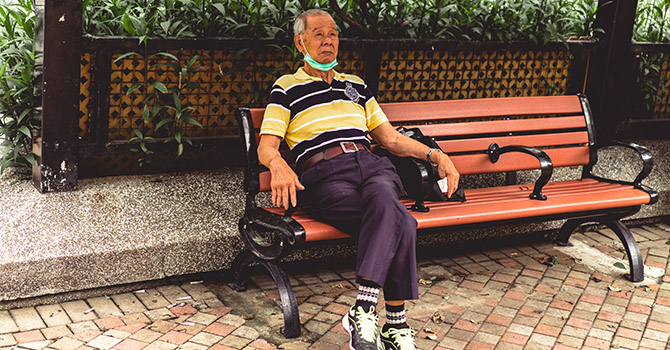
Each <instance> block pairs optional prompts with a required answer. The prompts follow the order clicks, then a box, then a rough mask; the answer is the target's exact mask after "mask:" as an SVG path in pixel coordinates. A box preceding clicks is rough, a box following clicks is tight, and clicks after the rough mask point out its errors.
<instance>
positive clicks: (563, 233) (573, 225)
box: [556, 218, 593, 246]
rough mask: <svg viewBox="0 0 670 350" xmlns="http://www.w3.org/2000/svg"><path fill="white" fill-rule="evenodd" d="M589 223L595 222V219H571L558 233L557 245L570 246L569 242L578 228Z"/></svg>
mask: <svg viewBox="0 0 670 350" xmlns="http://www.w3.org/2000/svg"><path fill="white" fill-rule="evenodd" d="M589 221H593V219H592V218H591V219H570V220H568V221H566V222H565V223H564V224H563V227H561V230H560V231H558V237H556V241H557V243H558V244H560V245H562V246H566V245H568V244H569V243H568V240H569V239H570V236H571V235H572V233H573V232H575V230H576V229H577V227H579V226H581V225H582V224H584V223H587V222H589Z"/></svg>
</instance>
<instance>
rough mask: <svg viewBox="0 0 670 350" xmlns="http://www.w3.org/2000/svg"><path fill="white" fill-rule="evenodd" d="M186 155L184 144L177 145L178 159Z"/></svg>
mask: <svg viewBox="0 0 670 350" xmlns="http://www.w3.org/2000/svg"><path fill="white" fill-rule="evenodd" d="M182 153H184V144H183V143H180V144H179V145H177V157H179V156H181V155H182Z"/></svg>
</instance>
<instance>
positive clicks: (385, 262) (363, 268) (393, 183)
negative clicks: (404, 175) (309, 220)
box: [299, 151, 419, 300]
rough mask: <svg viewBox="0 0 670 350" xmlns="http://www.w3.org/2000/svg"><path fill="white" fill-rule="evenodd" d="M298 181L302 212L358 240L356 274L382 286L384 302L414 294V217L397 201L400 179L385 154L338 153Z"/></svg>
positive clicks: (416, 291)
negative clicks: (300, 186)
mask: <svg viewBox="0 0 670 350" xmlns="http://www.w3.org/2000/svg"><path fill="white" fill-rule="evenodd" d="M300 182H301V183H302V184H303V185H304V186H305V190H304V191H301V192H300V195H299V196H300V197H299V203H300V207H301V208H302V209H303V210H305V211H306V212H307V213H308V214H310V215H311V216H312V217H314V218H316V219H318V220H320V221H323V222H326V223H328V224H330V225H332V226H334V227H336V228H338V229H339V230H341V231H342V232H345V233H347V234H349V235H351V236H354V237H357V238H358V255H357V263H356V275H357V278H359V279H360V278H362V277H365V278H368V279H370V280H372V281H373V282H375V283H377V284H378V285H380V286H383V288H384V298H385V299H386V300H412V299H418V298H419V291H418V285H417V274H416V248H415V246H416V220H415V219H414V217H412V215H411V214H410V213H409V212H408V211H407V209H406V208H405V206H404V205H403V204H402V203H401V202H400V201H399V195H398V194H399V192H400V190H401V189H402V183H401V182H400V178H399V177H398V175H397V174H396V172H395V168H394V166H393V164H392V163H391V161H389V160H388V158H385V157H380V156H377V155H375V154H373V153H371V152H368V151H358V152H355V153H344V154H341V155H339V156H336V157H334V158H332V159H330V160H327V161H322V162H320V163H317V164H316V165H314V166H312V167H311V168H309V169H307V170H306V171H305V172H303V173H302V175H301V176H300Z"/></svg>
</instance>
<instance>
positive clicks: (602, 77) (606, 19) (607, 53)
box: [586, 0, 637, 141]
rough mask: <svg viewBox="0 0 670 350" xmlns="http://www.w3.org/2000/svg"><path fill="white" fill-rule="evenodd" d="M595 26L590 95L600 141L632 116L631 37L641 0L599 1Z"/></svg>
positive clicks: (587, 90)
mask: <svg viewBox="0 0 670 350" xmlns="http://www.w3.org/2000/svg"><path fill="white" fill-rule="evenodd" d="M598 7H599V8H598V13H597V15H596V20H595V23H594V27H595V28H602V29H604V31H605V33H604V34H603V33H597V34H596V37H597V38H598V39H599V45H598V49H597V50H596V52H595V53H594V55H593V56H592V59H591V62H590V69H589V76H588V83H587V87H586V95H587V96H588V97H589V100H590V101H591V106H592V108H593V116H594V119H595V127H596V133H597V135H598V138H599V139H600V141H605V140H611V139H612V138H613V137H614V135H615V133H616V131H617V128H618V127H620V126H621V125H622V123H623V122H624V121H625V120H626V119H627V118H628V117H629V115H630V111H631V109H630V102H631V99H630V87H631V84H632V81H633V76H632V72H631V69H630V67H631V63H632V60H633V53H632V52H631V40H632V37H633V24H634V23H635V12H636V10H637V0H599V1H598Z"/></svg>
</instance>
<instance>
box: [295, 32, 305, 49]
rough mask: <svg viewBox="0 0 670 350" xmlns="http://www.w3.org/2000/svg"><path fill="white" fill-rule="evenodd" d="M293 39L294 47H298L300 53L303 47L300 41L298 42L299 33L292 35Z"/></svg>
mask: <svg viewBox="0 0 670 350" xmlns="http://www.w3.org/2000/svg"><path fill="white" fill-rule="evenodd" d="M293 41H294V42H295V47H296V49H298V51H300V53H302V52H303V50H304V49H305V48H304V47H303V46H302V43H301V42H300V35H299V34H296V35H294V36H293Z"/></svg>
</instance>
